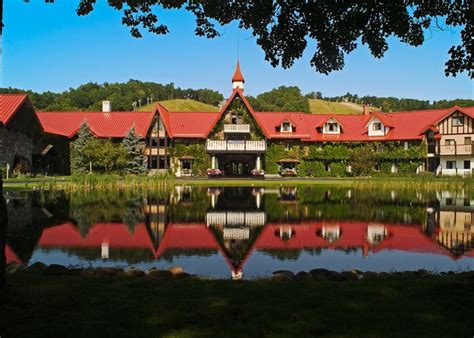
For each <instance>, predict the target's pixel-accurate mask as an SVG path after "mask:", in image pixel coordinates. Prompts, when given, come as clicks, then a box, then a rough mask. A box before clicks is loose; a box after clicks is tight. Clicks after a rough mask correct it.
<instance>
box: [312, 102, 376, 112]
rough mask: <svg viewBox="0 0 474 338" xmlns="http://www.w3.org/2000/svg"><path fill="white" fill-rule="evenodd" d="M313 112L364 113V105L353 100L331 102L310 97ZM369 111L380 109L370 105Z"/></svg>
mask: <svg viewBox="0 0 474 338" xmlns="http://www.w3.org/2000/svg"><path fill="white" fill-rule="evenodd" d="M308 101H309V108H310V111H311V113H312V114H331V113H332V114H362V113H363V109H364V108H363V106H362V105H359V104H356V103H351V102H331V101H325V100H320V99H308ZM368 108H369V111H376V110H379V109H377V108H376V107H368Z"/></svg>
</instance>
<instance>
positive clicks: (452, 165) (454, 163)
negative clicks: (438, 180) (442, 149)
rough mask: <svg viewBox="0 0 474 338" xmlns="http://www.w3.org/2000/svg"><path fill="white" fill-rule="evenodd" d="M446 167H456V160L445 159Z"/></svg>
mask: <svg viewBox="0 0 474 338" xmlns="http://www.w3.org/2000/svg"><path fill="white" fill-rule="evenodd" d="M446 169H456V161H446Z"/></svg>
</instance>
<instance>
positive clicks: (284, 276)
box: [272, 270, 295, 281]
mask: <svg viewBox="0 0 474 338" xmlns="http://www.w3.org/2000/svg"><path fill="white" fill-rule="evenodd" d="M294 277H295V274H294V273H293V272H292V271H288V270H277V271H274V272H273V276H272V280H276V281H291V280H293V278H294Z"/></svg>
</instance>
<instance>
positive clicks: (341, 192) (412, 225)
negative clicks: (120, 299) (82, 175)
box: [6, 186, 474, 278]
mask: <svg viewBox="0 0 474 338" xmlns="http://www.w3.org/2000/svg"><path fill="white" fill-rule="evenodd" d="M6 199H7V208H8V213H9V225H8V232H7V247H6V254H7V262H8V263H10V262H22V263H24V264H27V265H30V264H32V263H34V262H37V261H41V262H44V263H46V264H53V263H56V264H62V265H65V266H69V267H104V266H115V267H122V268H125V269H127V268H130V267H135V268H140V269H148V268H151V267H157V268H168V267H171V266H175V265H179V266H181V267H183V268H184V269H185V271H187V272H190V273H193V274H199V275H204V276H209V277H214V278H242V277H243V278H255V277H260V276H267V275H270V274H271V273H272V272H273V271H275V270H278V269H288V270H292V271H294V272H298V271H301V270H306V271H308V270H311V269H313V268H326V269H331V270H350V269H359V270H363V271H387V272H390V271H404V270H417V269H422V268H423V269H429V270H432V271H434V272H442V271H449V270H453V271H458V270H472V269H474V248H473V244H474V236H473V235H474V217H473V216H474V194H469V193H467V192H464V191H429V192H427V191H423V192H421V191H420V192H417V191H397V190H377V191H375V190H357V189H345V188H344V189H343V188H334V187H328V188H326V187H324V188H323V187H316V188H310V187H278V186H275V187H261V188H260V187H238V188H231V187H226V188H206V187H190V186H175V187H173V188H172V189H171V190H170V191H159V192H148V193H136V192H135V193H132V192H115V193H74V194H65V193H55V194H52V193H50V194H46V195H45V194H39V193H8V194H6Z"/></svg>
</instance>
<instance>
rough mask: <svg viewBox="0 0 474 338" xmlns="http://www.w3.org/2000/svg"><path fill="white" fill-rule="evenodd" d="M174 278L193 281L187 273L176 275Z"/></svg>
mask: <svg viewBox="0 0 474 338" xmlns="http://www.w3.org/2000/svg"><path fill="white" fill-rule="evenodd" d="M173 277H174V278H176V279H191V278H192V276H191V275H190V274H189V273H187V272H181V273H175V274H174V275H173Z"/></svg>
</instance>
